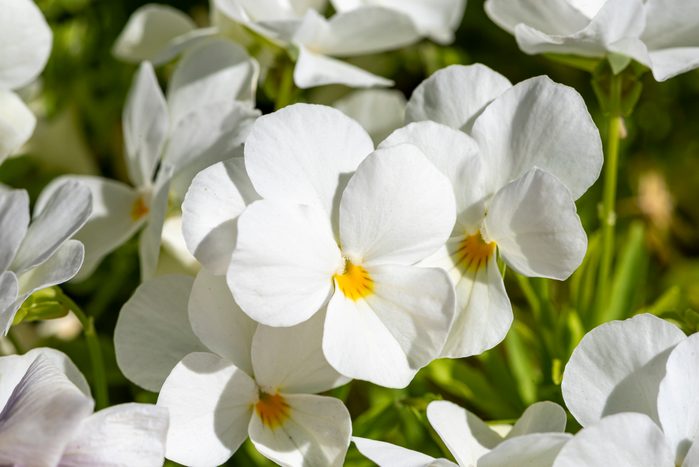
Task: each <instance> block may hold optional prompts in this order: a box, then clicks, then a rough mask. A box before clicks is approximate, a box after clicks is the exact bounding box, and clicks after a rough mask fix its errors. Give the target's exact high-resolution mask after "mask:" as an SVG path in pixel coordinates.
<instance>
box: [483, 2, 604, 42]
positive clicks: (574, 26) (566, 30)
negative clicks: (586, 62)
mask: <svg viewBox="0 0 699 467" xmlns="http://www.w3.org/2000/svg"><path fill="white" fill-rule="evenodd" d="M573 3H574V2H573V1H572V0H538V1H537V0H517V1H511V0H488V1H487V2H486V3H485V12H486V13H487V14H488V16H489V17H490V19H492V20H493V21H494V22H495V23H496V24H497V25H498V26H500V27H501V28H503V29H505V30H506V31H508V32H509V33H511V34H514V32H515V27H516V26H517V25H518V24H526V25H528V26H530V27H532V28H535V29H538V30H539V31H541V32H543V33H545V34H550V35H558V36H567V35H570V34H573V33H575V32H577V31H580V30H581V29H583V28H585V26H587V25H588V24H589V22H590V18H589V17H587V16H585V15H584V14H583V13H582V12H581V11H580V10H578V9H577V8H575V7H574V6H573ZM587 3H588V4H589V3H591V2H589V1H588V2H587Z"/></svg>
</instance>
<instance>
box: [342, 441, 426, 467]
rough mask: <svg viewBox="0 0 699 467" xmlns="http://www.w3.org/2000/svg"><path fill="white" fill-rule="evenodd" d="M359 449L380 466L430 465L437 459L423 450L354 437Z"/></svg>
mask: <svg viewBox="0 0 699 467" xmlns="http://www.w3.org/2000/svg"><path fill="white" fill-rule="evenodd" d="M352 441H353V442H354V445H355V446H357V450H358V451H359V452H361V453H362V454H363V455H364V456H366V457H367V458H368V459H369V460H371V461H372V462H375V463H376V464H377V465H378V466H379V467H430V466H432V465H434V464H433V462H435V461H436V460H437V459H435V458H434V457H430V456H428V455H426V454H423V453H421V452H417V451H412V450H410V449H406V448H403V447H400V446H396V445H395V444H390V443H385V442H383V441H374V440H373V439H366V438H358V437H356V436H353V437H352Z"/></svg>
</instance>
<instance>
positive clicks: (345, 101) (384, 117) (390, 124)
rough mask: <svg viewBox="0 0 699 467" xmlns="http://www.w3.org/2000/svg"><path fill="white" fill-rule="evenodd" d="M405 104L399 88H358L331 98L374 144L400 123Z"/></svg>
mask: <svg viewBox="0 0 699 467" xmlns="http://www.w3.org/2000/svg"><path fill="white" fill-rule="evenodd" d="M405 104H406V102H405V97H404V96H403V93H402V92H400V91H397V90H394V89H361V90H358V91H353V92H351V93H349V94H348V95H346V96H344V97H343V98H341V99H339V100H337V101H335V103H333V105H332V106H333V107H335V108H336V109H338V110H340V111H341V112H342V113H344V114H345V115H347V116H348V117H350V118H351V119H353V120H356V121H357V122H359V124H360V125H362V127H363V128H364V129H365V130H366V131H367V133H369V135H370V136H371V139H372V140H373V141H374V143H375V144H378V143H379V142H381V141H383V140H384V139H385V138H386V136H388V135H389V134H391V132H392V131H393V130H395V129H397V128H400V127H401V126H403V122H404V121H405Z"/></svg>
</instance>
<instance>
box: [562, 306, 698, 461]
mask: <svg viewBox="0 0 699 467" xmlns="http://www.w3.org/2000/svg"><path fill="white" fill-rule="evenodd" d="M697 384H699V334H694V335H692V336H690V337H687V336H685V335H684V333H683V332H682V331H680V330H679V329H678V328H677V327H675V326H674V325H672V324H670V323H668V322H667V321H665V320H662V319H660V318H656V317H655V316H652V315H649V314H642V315H638V316H635V317H633V318H630V319H627V320H625V321H612V322H610V323H605V324H603V325H601V326H598V327H597V328H595V329H593V330H592V331H590V332H589V333H587V334H586V335H585V337H583V339H582V341H581V342H580V344H579V345H578V347H577V348H576V349H575V351H574V352H573V355H572V356H571V358H570V361H569V362H568V364H567V365H566V368H565V372H564V374H563V384H562V389H563V398H564V399H565V402H566V405H567V406H568V408H569V410H570V412H571V413H572V414H573V416H574V417H575V418H576V420H578V422H580V424H581V425H582V426H583V427H585V428H584V429H583V430H582V431H581V432H580V433H578V434H577V435H576V436H575V438H574V439H573V440H572V441H571V442H570V444H569V446H566V447H565V448H564V449H563V451H561V456H560V459H559V460H558V461H557V462H556V464H555V465H556V466H557V467H559V466H561V467H562V466H583V467H584V466H593V465H618V466H622V467H625V466H629V467H631V466H634V467H643V466H649V467H650V466H657V467H664V466H667V467H672V466H675V465H678V466H679V465H682V466H685V467H694V466H696V465H699V442H697V440H699V406H698V405H697V403H696V390H695V389H696V387H697Z"/></svg>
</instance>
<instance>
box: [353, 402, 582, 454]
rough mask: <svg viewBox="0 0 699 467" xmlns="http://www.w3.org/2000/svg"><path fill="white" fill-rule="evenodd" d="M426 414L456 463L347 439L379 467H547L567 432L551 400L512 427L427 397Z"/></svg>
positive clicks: (533, 408) (536, 406)
mask: <svg viewBox="0 0 699 467" xmlns="http://www.w3.org/2000/svg"><path fill="white" fill-rule="evenodd" d="M427 419H428V420H429V422H430V424H431V425H432V427H433V428H434V429H435V431H436V432H437V434H439V437H440V438H441V439H442V441H444V444H446V446H447V448H448V449H449V452H451V454H452V455H453V456H454V459H456V462H457V464H454V463H453V462H451V461H449V460H447V459H435V458H433V457H431V456H428V455H426V454H422V453H420V452H416V451H412V450H410V449H406V448H403V447H400V446H396V445H393V444H390V443H385V442H382V441H374V440H370V439H365V438H358V437H354V438H352V441H354V444H355V445H356V446H357V449H359V452H361V453H362V454H364V455H365V456H366V457H368V458H369V459H371V460H372V461H374V462H376V463H377V464H378V465H379V466H380V467H403V466H408V465H409V466H413V467H436V466H439V467H449V466H455V465H458V467H476V466H478V467H519V466H523V465H531V466H537V467H551V466H552V465H553V461H554V459H555V458H556V456H557V455H558V453H559V451H560V450H561V448H562V447H563V446H564V445H565V444H566V443H567V442H568V441H569V440H570V439H571V438H572V437H573V436H572V435H570V434H568V433H564V432H563V431H564V430H565V426H566V414H565V411H564V410H563V409H562V408H561V407H560V406H559V405H558V404H555V403H553V402H537V403H535V404H533V405H531V406H530V407H529V408H527V410H526V411H525V412H524V413H523V414H522V417H520V419H519V420H517V422H516V423H515V424H514V425H513V426H507V425H499V426H497V427H492V428H491V427H490V426H488V425H487V424H485V423H484V422H483V421H482V420H481V419H480V418H478V417H477V416H476V415H474V414H472V413H471V412H469V411H468V410H464V409H462V408H461V407H459V406H458V405H456V404H453V403H451V402H447V401H435V402H431V403H430V404H429V405H428V406H427ZM494 428H497V431H496V430H495V429H494ZM503 432H505V433H506V434H504V435H503V434H501V433H503Z"/></svg>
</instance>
